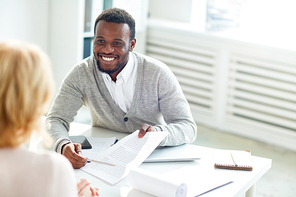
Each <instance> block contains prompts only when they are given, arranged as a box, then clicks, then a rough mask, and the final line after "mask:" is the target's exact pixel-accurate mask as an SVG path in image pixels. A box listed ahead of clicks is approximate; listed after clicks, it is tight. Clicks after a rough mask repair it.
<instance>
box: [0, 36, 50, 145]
mask: <svg viewBox="0 0 296 197" xmlns="http://www.w3.org/2000/svg"><path fill="white" fill-rule="evenodd" d="M52 93H53V78H52V73H51V66H50V61H49V58H48V56H47V55H46V54H45V53H44V52H42V51H41V49H40V48H38V47H37V46H35V45H32V44H28V43H24V42H20V41H5V42H0V147H16V146H18V145H20V144H22V143H23V142H25V141H26V140H27V139H28V137H29V136H30V134H31V132H32V131H33V130H35V129H36V130H39V129H40V126H41V125H40V121H39V119H40V116H41V115H42V114H43V113H44V112H45V110H46V107H47V104H48V103H49V101H50V99H51V96H52Z"/></svg>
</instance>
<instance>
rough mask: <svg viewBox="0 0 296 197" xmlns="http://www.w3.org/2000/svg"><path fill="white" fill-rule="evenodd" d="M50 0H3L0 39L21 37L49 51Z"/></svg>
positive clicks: (0, 14) (1, 3) (0, 2)
mask: <svg viewBox="0 0 296 197" xmlns="http://www.w3.org/2000/svg"><path fill="white" fill-rule="evenodd" d="M47 7H48V0H1V1H0V40H5V39H19V40H23V41H28V42H33V43H35V44H38V45H39V46H40V47H41V48H42V49H43V50H44V51H45V52H48V43H47V37H48V9H47Z"/></svg>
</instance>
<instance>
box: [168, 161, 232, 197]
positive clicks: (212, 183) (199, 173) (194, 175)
mask: <svg viewBox="0 0 296 197" xmlns="http://www.w3.org/2000/svg"><path fill="white" fill-rule="evenodd" d="M176 174H178V175H179V176H178V177H176ZM189 174H190V176H188V175H189ZM163 177H165V178H166V179H170V180H172V181H174V180H179V181H182V182H183V183H185V184H187V187H188V192H187V195H188V196H198V195H200V194H202V193H205V192H208V191H211V190H212V189H214V188H217V187H218V186H221V185H224V184H226V183H228V182H230V181H232V180H231V179H230V178H229V177H225V176H221V175H219V174H216V173H215V172H213V171H211V170H207V169H204V168H201V169H197V168H196V167H194V166H184V167H182V168H180V169H178V170H174V171H170V172H168V173H165V174H163ZM224 187H228V186H227V185H225V186H224ZM218 189H219V188H217V190H218ZM215 190H216V189H215Z"/></svg>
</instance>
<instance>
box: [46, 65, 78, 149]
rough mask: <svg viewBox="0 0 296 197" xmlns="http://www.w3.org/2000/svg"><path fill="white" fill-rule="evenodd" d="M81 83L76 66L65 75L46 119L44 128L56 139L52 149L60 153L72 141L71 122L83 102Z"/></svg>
mask: <svg viewBox="0 0 296 197" xmlns="http://www.w3.org/2000/svg"><path fill="white" fill-rule="evenodd" d="M80 84H81V81H80V75H79V67H78V66H76V67H74V68H73V69H72V70H71V71H70V72H69V73H68V74H67V76H66V77H65V79H64V81H63V83H62V86H61V88H60V91H59V93H58V94H57V96H56V98H55V100H54V102H53V104H52V106H51V108H50V110H49V113H48V114H47V117H46V120H45V125H44V128H45V130H46V131H47V132H48V133H49V134H50V135H51V137H52V138H53V140H54V144H53V146H52V149H53V150H54V151H56V152H59V153H61V147H62V146H63V145H64V144H66V143H68V142H70V140H69V137H68V131H69V127H70V123H71V122H73V120H74V117H75V116H76V115H77V112H78V110H79V109H80V108H81V106H82V104H83V91H82V88H81V85H80Z"/></svg>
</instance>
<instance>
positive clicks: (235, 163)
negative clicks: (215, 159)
mask: <svg viewBox="0 0 296 197" xmlns="http://www.w3.org/2000/svg"><path fill="white" fill-rule="evenodd" d="M230 156H231V159H232V161H233V163H234V165H235V166H237V164H236V163H235V161H234V159H233V156H232V153H230Z"/></svg>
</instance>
